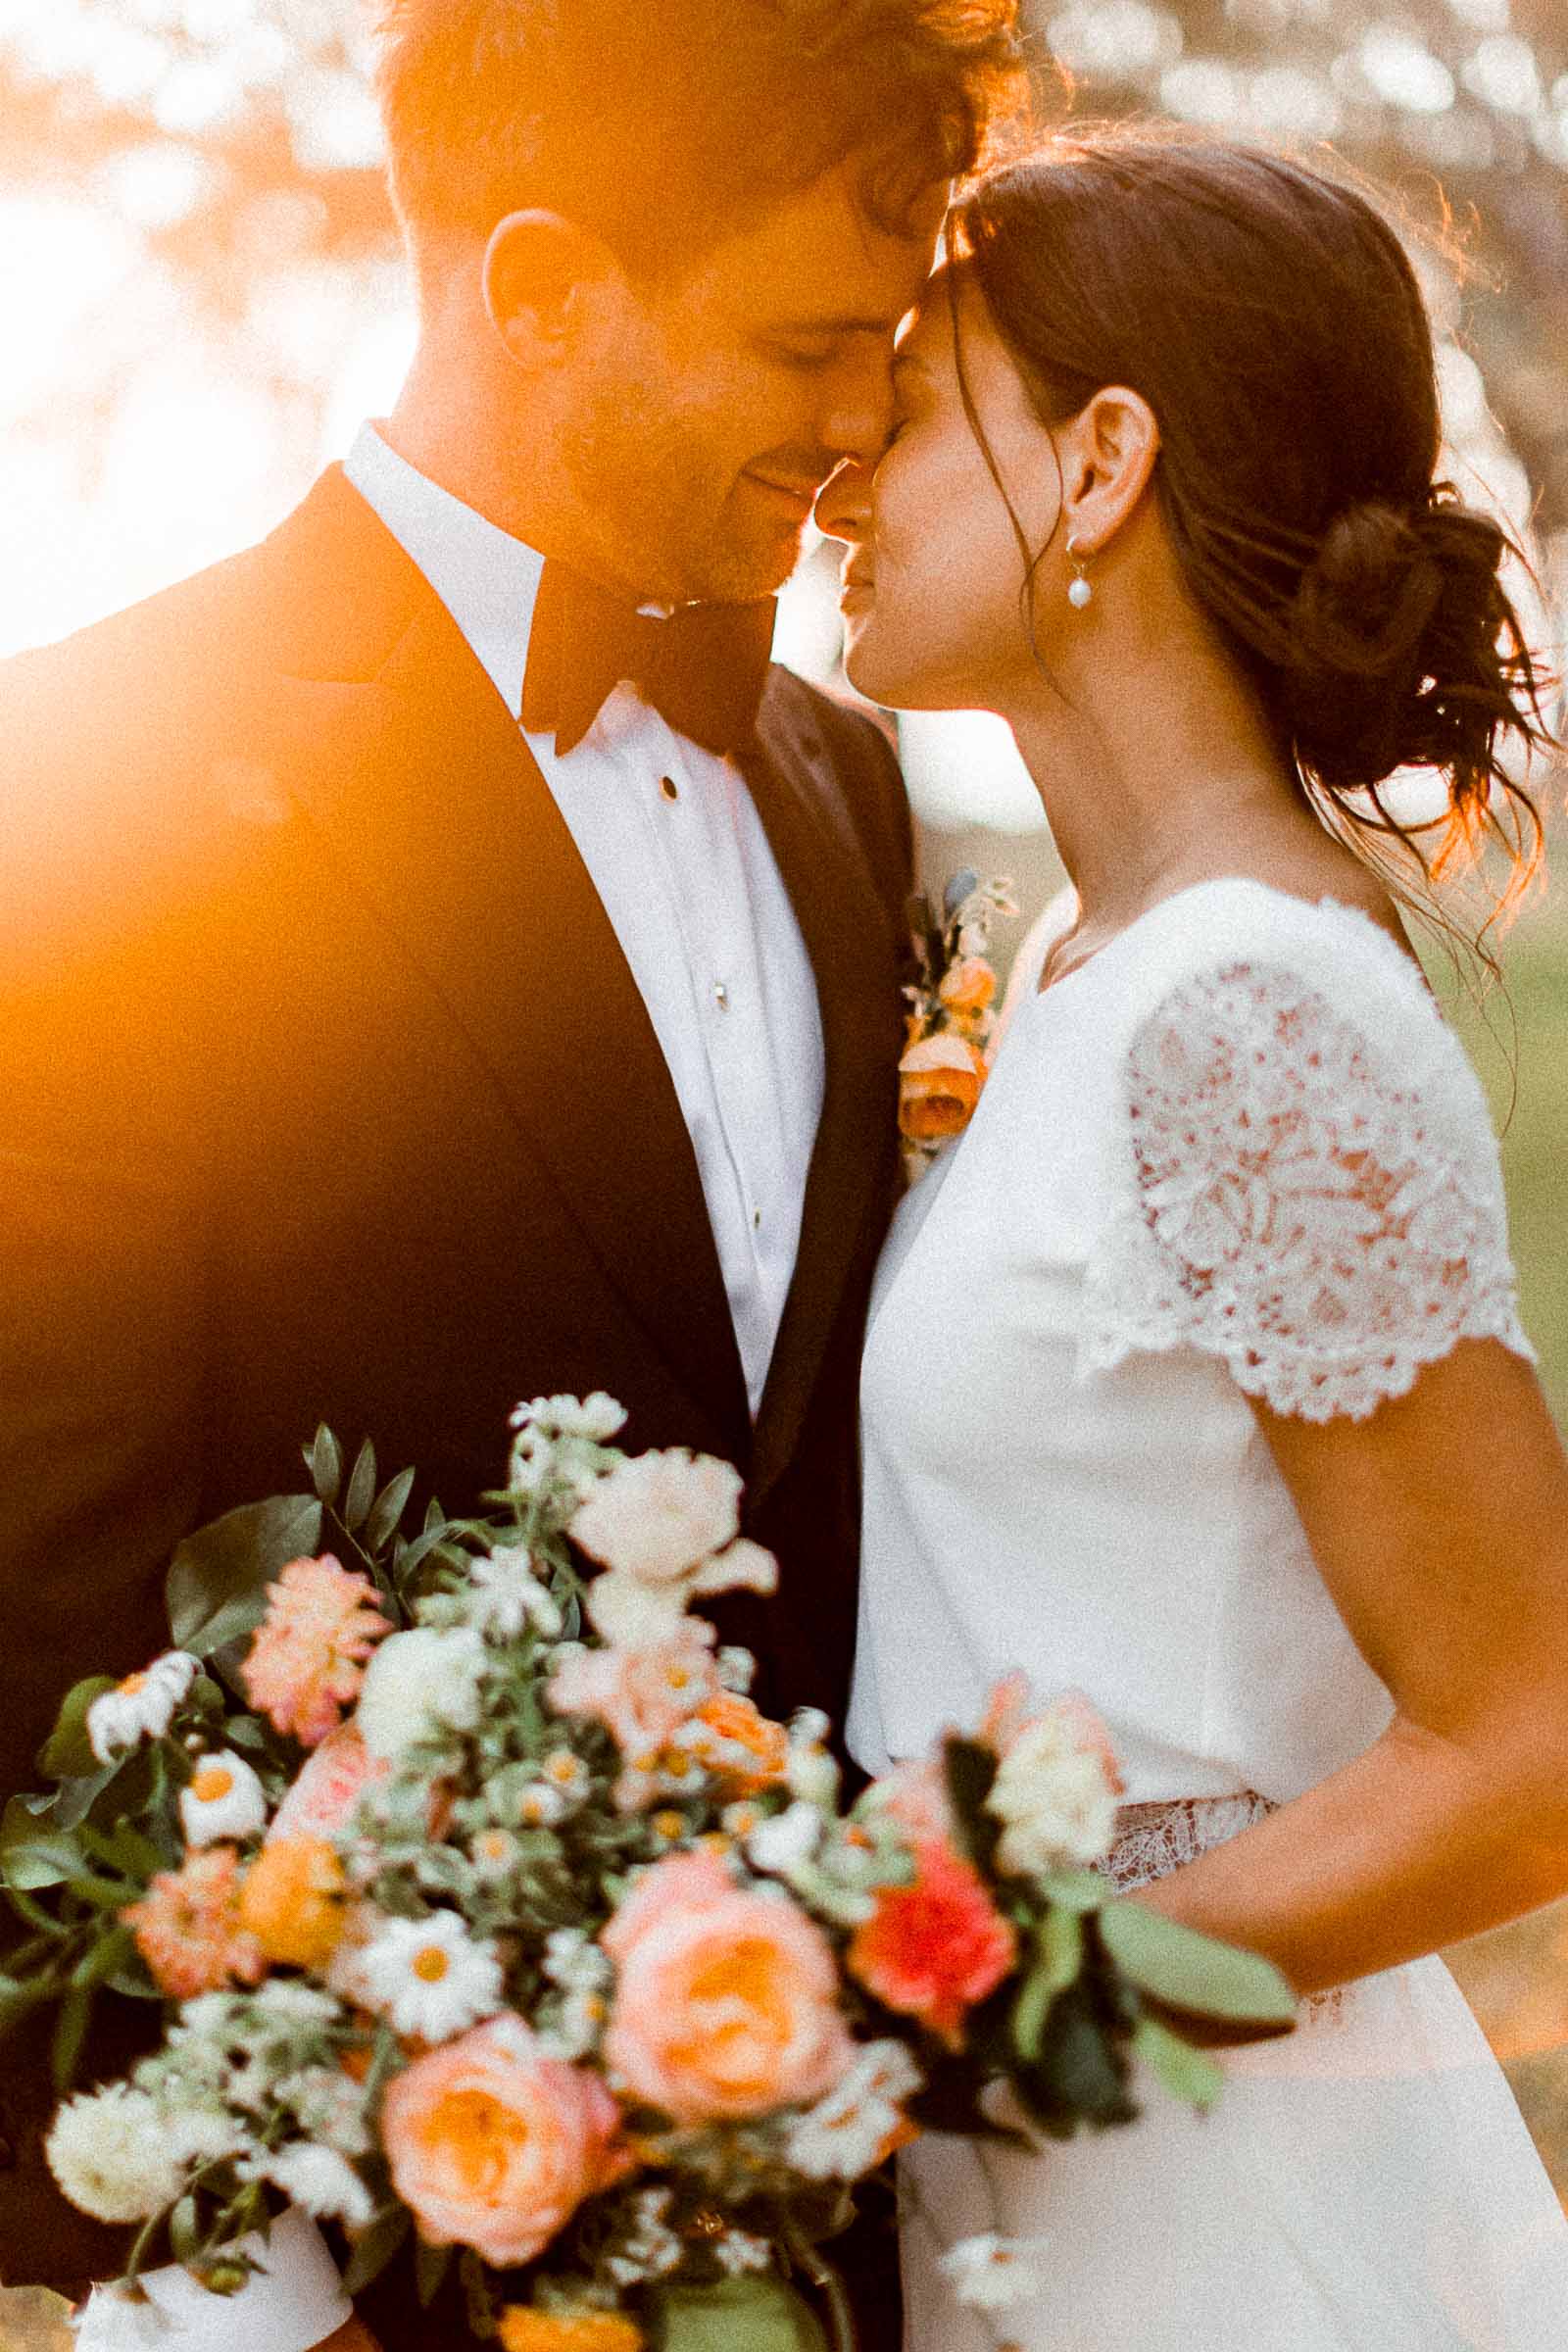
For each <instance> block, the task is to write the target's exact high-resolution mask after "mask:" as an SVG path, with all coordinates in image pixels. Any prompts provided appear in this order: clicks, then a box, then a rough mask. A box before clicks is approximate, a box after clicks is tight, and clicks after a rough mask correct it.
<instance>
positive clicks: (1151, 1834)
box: [1102, 1789, 1274, 1894]
mask: <svg viewBox="0 0 1568 2352" xmlns="http://www.w3.org/2000/svg"><path fill="white" fill-rule="evenodd" d="M1273 1811H1274V1806H1273V1804H1272V1803H1271V1802H1270V1800H1269V1799H1268V1798H1267V1797H1266V1796H1258V1795H1256V1794H1255V1793H1254V1792H1253V1791H1252V1790H1251V1789H1243V1791H1242V1792H1241V1794H1240V1795H1239V1796H1175V1797H1167V1798H1162V1799H1161V1800H1159V1801H1158V1802H1157V1803H1154V1804H1149V1805H1122V1806H1121V1807H1119V1808H1118V1811H1117V1814H1116V1837H1115V1841H1114V1843H1113V1844H1112V1846H1111V1849H1110V1852H1109V1853H1108V1854H1107V1855H1106V1857H1105V1860H1104V1863H1103V1866H1102V1867H1103V1870H1104V1872H1105V1875H1106V1876H1107V1878H1109V1879H1111V1880H1112V1881H1113V1882H1114V1884H1115V1887H1116V1891H1117V1893H1118V1894H1130V1893H1131V1892H1132V1890H1133V1888H1134V1887H1147V1886H1148V1885H1149V1883H1150V1881H1151V1880H1152V1879H1162V1878H1164V1877H1165V1876H1166V1874H1167V1873H1168V1872H1170V1871H1173V1870H1179V1869H1180V1868H1181V1866H1182V1864H1183V1863H1184V1862H1196V1861H1197V1859H1198V1857H1199V1855H1200V1854H1206V1853H1208V1852H1209V1850H1210V1849H1211V1848H1212V1847H1214V1846H1216V1845H1224V1844H1226V1843H1227V1842H1228V1840H1229V1839H1230V1838H1238V1837H1240V1835H1241V1833H1242V1832H1243V1830H1250V1828H1251V1826H1252V1824H1253V1822H1255V1821H1262V1820H1263V1819H1264V1817H1265V1815H1267V1814H1269V1813H1272V1812H1273Z"/></svg>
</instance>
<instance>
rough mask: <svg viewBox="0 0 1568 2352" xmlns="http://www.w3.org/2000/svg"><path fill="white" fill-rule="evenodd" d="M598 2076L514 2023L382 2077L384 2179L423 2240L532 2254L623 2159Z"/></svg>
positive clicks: (501, 2263) (493, 2024) (619, 2171)
mask: <svg viewBox="0 0 1568 2352" xmlns="http://www.w3.org/2000/svg"><path fill="white" fill-rule="evenodd" d="M619 2123H620V2110H619V2109H618V2108H617V2106H616V2105H615V2102H614V2100H613V2098H612V2097H611V2095H610V2092H609V2091H608V2089H607V2088H606V2087H605V2084H604V2082H603V2081H602V2080H601V2079H600V2077H599V2076H597V2075H593V2074H589V2073H588V2072H587V2070H586V2069H585V2068H582V2067H576V2066H568V2065H567V2064H566V2063H565V2062H564V2060H562V2059H559V2058H549V2057H547V2056H546V2055H545V2054H544V2051H543V2049H542V2048H541V2046H540V2044H539V2042H538V2040H537V2039H536V2037H535V2036H534V2035H533V2034H531V2033H530V2032H529V2030H528V2028H527V2027H526V2026H524V2025H523V2024H522V2023H521V2022H520V2020H517V2019H515V2018H497V2019H492V2020H491V2021H490V2023H489V2024H487V2025H483V2026H476V2027H475V2028H474V2029H473V2031H472V2032H471V2033H468V2034H463V2035H462V2036H461V2037H460V2038H459V2039H458V2040H456V2041H448V2042H444V2043H443V2044H442V2046H441V2047H440V2048H439V2049H436V2050H430V2051H428V2052H427V2053H426V2054H425V2056H423V2057H422V2058H417V2059H416V2060H415V2062H414V2064H413V2065H412V2066H411V2067H409V2068H407V2069H406V2070H405V2072H404V2073H403V2074H401V2075H397V2076H395V2077H394V2078H393V2080H392V2082H390V2083H389V2084H388V2085H387V2091H386V2097H385V2101H384V2104H383V2108H382V2120H381V2136H382V2140H383V2142H384V2145H385V2148H386V2154H387V2161H388V2163H389V2164H390V2165H391V2167H392V2183H393V2186H394V2187H395V2188H396V2190H397V2193H398V2195H399V2196H400V2197H401V2198H402V2200H403V2202H404V2203H405V2204H406V2205H407V2206H408V2207H409V2209H410V2211H411V2212H412V2213H413V2215H414V2218H415V2220H416V2222H417V2224H418V2229H419V2235H420V2236H421V2237H422V2238H423V2239H424V2240H425V2242H426V2244H427V2245H432V2246H450V2245H459V2246H472V2247H473V2248H474V2249H475V2251H476V2252H477V2253H479V2254H481V2255H482V2256H483V2257H484V2259H485V2261H486V2262H490V2263H494V2264H496V2265H497V2266H498V2267H500V2268H503V2269H505V2268H508V2267H510V2266H511V2265H513V2264H515V2263H522V2262H532V2260H533V2258H534V2256H535V2255H536V2254H538V2253H540V2252H541V2251H542V2250H543V2248H544V2247H545V2246H547V2245H548V2244H549V2243H550V2240H551V2239H552V2238H553V2237H554V2236H555V2235H556V2234H557V2232H558V2231H559V2230H561V2229H564V2227H565V2225H566V2223H567V2222H568V2221H569V2220H570V2219H571V2216H572V2215H573V2214H574V2213H575V2212H576V2210H577V2208H578V2206H579V2205H580V2204H581V2203H582V2202H583V2200H584V2198H586V2197H591V2196H594V2195H596V2194H597V2192H598V2191H599V2190H600V2189H602V2188H607V2187H609V2186H610V2184H611V2183H612V2181H613V2180H619V2179H620V2178H621V2177H622V2175H623V2174H624V2173H625V2172H626V2171H627V2170H628V2169H629V2167H630V2166H631V2164H632V2162H633V2161H634V2160H633V2158H632V2157H631V2155H630V2153H629V2151H628V2150H627V2149H626V2148H625V2147H624V2145H622V2144H621V2142H620V2141H619V2140H618V2139H617V2137H616V2133H617V2131H618V2127H619Z"/></svg>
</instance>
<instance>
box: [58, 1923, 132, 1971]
mask: <svg viewBox="0 0 1568 2352" xmlns="http://www.w3.org/2000/svg"><path fill="white" fill-rule="evenodd" d="M135 1957H136V1938H135V1936H134V1934H133V1933H132V1932H131V1930H130V1929H129V1928H126V1927H113V1928H109V1929H106V1930H103V1931H101V1932H100V1933H99V1935H98V1936H97V1938H96V1940H95V1941H94V1942H92V1943H90V1944H89V1945H88V1947H87V1949H86V1951H85V1952H84V1953H83V1954H82V1956H81V1958H80V1959H79V1960H78V1961H77V1962H76V1965H75V1967H74V1968H73V1970H72V1972H71V1982H72V1984H73V1985H110V1984H113V1982H114V1980H115V1979H116V1978H117V1977H118V1976H119V1975H120V1974H121V1972H122V1971H123V1969H126V1968H128V1967H129V1965H130V1963H131V1962H132V1961H133V1960H134V1959H135Z"/></svg>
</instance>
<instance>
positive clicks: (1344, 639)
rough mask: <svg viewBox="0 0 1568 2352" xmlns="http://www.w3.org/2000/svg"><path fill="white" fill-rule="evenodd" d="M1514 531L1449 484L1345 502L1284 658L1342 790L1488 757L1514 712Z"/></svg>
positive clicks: (1306, 743) (1286, 701) (1303, 734)
mask: <svg viewBox="0 0 1568 2352" xmlns="http://www.w3.org/2000/svg"><path fill="white" fill-rule="evenodd" d="M1506 548H1507V540H1506V538H1505V537H1504V535H1503V532H1502V530H1501V529H1500V527H1499V526H1498V525H1497V524H1496V523H1495V522H1494V521H1493V519H1492V517H1491V516H1490V515H1482V514H1478V513H1476V512H1475V511H1474V510H1473V509H1470V508H1467V507H1464V506H1462V505H1461V504H1460V503H1459V502H1458V499H1457V497H1456V495H1455V494H1454V493H1453V492H1452V491H1450V490H1447V489H1446V487H1445V488H1442V489H1440V490H1438V491H1435V492H1434V494H1433V497H1432V499H1431V500H1430V501H1429V503H1428V504H1427V505H1425V506H1424V507H1420V508H1416V509H1413V510H1411V509H1406V510H1404V511H1402V512H1401V511H1400V510H1399V509H1398V508H1397V507H1395V506H1393V505H1391V504H1389V503H1387V502H1386V501H1383V500H1378V499H1367V500H1362V501H1360V502H1358V503H1357V504H1355V505H1352V506H1349V507H1347V508H1345V509H1344V510H1343V511H1342V512H1341V513H1340V514H1339V515H1336V516H1335V517H1334V519H1333V521H1332V522H1331V523H1330V525H1329V527H1328V529H1327V531H1326V532H1325V533H1324V535H1323V538H1322V541H1321V543H1320V545H1319V547H1318V549H1317V552H1316V554H1315V555H1314V556H1313V558H1312V559H1311V561H1310V562H1309V563H1308V564H1306V566H1305V567H1304V569H1303V570H1302V572H1301V576H1300V580H1299V585H1298V587H1297V591H1296V596H1295V600H1294V604H1293V607H1292V612H1291V617H1290V623H1289V628H1288V643H1287V647H1286V651H1285V659H1284V661H1283V662H1282V664H1281V671H1282V688H1283V693H1282V703H1283V715H1284V717H1285V720H1286V723H1287V725H1288V727H1289V730H1290V734H1291V737H1292V740H1293V742H1294V743H1295V746H1296V749H1297V753H1298V756H1299V759H1300V760H1301V762H1302V765H1303V766H1305V767H1306V768H1308V769H1309V770H1310V771H1311V773H1312V774H1313V775H1314V776H1315V777H1316V778H1317V779H1318V781H1319V782H1320V783H1321V784H1323V785H1325V786H1327V787H1328V788H1329V789H1330V790H1331V791H1355V790H1365V789H1367V788H1368V787H1370V786H1372V785H1375V784H1378V783H1381V782H1382V780H1383V779H1384V777H1386V776H1390V775H1392V774H1393V773H1394V772H1395V770H1396V769H1397V768H1401V767H1411V766H1420V765H1440V766H1447V767H1449V768H1450V769H1452V770H1454V771H1455V773H1454V783H1455V787H1456V791H1462V785H1461V782H1460V777H1461V774H1462V773H1464V772H1467V771H1469V770H1471V769H1473V768H1474V767H1475V766H1477V765H1478V764H1480V765H1485V764H1486V760H1487V754H1488V751H1489V748H1490V745H1491V741H1492V738H1493V735H1494V734H1495V730H1496V729H1497V727H1498V726H1499V724H1503V723H1506V721H1507V719H1508V718H1509V717H1510V716H1511V714H1512V702H1511V699H1510V680H1509V678H1508V676H1507V675H1506V672H1505V663H1504V659H1503V656H1502V653H1501V650H1500V646H1499V638H1500V635H1501V633H1502V630H1503V628H1504V625H1505V622H1506V619H1507V616H1508V613H1507V606H1506V603H1505V600H1504V596H1503V591H1502V587H1501V583H1500V581H1499V577H1498V572H1499V567H1500V565H1501V563H1502V559H1503V555H1504V553H1505V550H1506Z"/></svg>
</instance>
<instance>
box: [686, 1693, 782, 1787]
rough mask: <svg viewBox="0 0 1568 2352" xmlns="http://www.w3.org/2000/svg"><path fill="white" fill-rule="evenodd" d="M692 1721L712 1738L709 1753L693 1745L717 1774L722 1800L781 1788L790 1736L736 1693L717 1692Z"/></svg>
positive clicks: (746, 1699) (779, 1724) (703, 1748)
mask: <svg viewBox="0 0 1568 2352" xmlns="http://www.w3.org/2000/svg"><path fill="white" fill-rule="evenodd" d="M697 1721H698V1723H699V1724H701V1725H702V1726H703V1728H704V1730H705V1731H709V1732H711V1733H712V1734H713V1735H714V1744H713V1747H712V1750H711V1752H710V1750H709V1749H707V1748H706V1747H703V1746H698V1745H696V1742H695V1741H694V1743H693V1744H694V1746H696V1752H697V1754H698V1755H699V1756H700V1757H701V1758H702V1759H703V1761H704V1762H705V1763H706V1764H707V1765H708V1768H709V1770H710V1771H711V1772H712V1773H713V1774H715V1775H716V1777H717V1778H718V1780H719V1781H720V1783H721V1784H722V1787H723V1791H724V1794H725V1795H726V1796H737V1797H739V1796H759V1795H760V1793H761V1791H762V1790H763V1789H777V1788H778V1787H779V1786H780V1785H781V1784H782V1783H783V1781H784V1780H785V1778H786V1776H787V1774H788V1771H789V1761H790V1736H789V1733H788V1732H787V1731H786V1730H785V1729H784V1726H783V1725H782V1724H781V1723H774V1722H772V1721H771V1720H770V1718H769V1717H768V1716H766V1715H764V1714H762V1713H761V1712H760V1709H759V1708H757V1707H755V1706H754V1705H753V1704H752V1702H751V1700H750V1699H749V1698H744V1697H743V1696H742V1695H741V1693H740V1692H739V1691H719V1692H718V1693H717V1694H716V1695H715V1696H714V1697H712V1698H711V1699H710V1700H709V1701H708V1703H707V1705H706V1706H704V1707H702V1708H700V1709H699V1711H698V1715H697ZM726 1749H727V1750H729V1751H730V1752H729V1753H726V1752H725V1751H726ZM736 1749H739V1750H740V1751H741V1754H740V1755H736V1754H735V1753H734V1751H735V1750H736Z"/></svg>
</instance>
